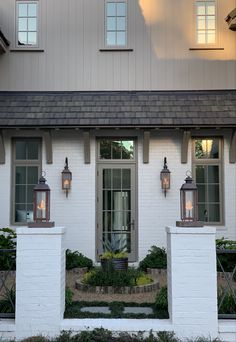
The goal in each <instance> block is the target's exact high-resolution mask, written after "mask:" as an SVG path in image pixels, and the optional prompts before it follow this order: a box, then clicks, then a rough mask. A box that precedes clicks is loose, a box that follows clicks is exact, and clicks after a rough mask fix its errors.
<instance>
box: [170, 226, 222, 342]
mask: <svg viewBox="0 0 236 342" xmlns="http://www.w3.org/2000/svg"><path fill="white" fill-rule="evenodd" d="M166 231H167V250H168V270H167V271H168V306H169V309H170V310H169V311H170V312H169V313H170V319H171V322H172V324H173V327H174V331H176V332H177V333H178V335H180V336H184V337H186V336H187V337H190V336H192V337H194V336H199V334H200V335H202V336H211V337H212V338H215V337H217V335H218V321H217V279H216V257H215V253H216V252H215V228H213V227H203V228H178V227H168V228H166Z"/></svg>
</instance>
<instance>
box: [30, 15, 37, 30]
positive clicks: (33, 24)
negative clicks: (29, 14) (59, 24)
mask: <svg viewBox="0 0 236 342" xmlns="http://www.w3.org/2000/svg"><path fill="white" fill-rule="evenodd" d="M36 30H37V23H36V18H29V19H28V31H36Z"/></svg>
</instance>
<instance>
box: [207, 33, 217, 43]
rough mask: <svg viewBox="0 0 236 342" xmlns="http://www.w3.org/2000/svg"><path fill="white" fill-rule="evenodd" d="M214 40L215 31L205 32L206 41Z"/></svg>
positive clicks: (212, 41)
mask: <svg viewBox="0 0 236 342" xmlns="http://www.w3.org/2000/svg"><path fill="white" fill-rule="evenodd" d="M215 41H216V35H215V31H208V32H207V43H209V44H214V43H215Z"/></svg>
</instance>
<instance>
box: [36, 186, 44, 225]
mask: <svg viewBox="0 0 236 342" xmlns="http://www.w3.org/2000/svg"><path fill="white" fill-rule="evenodd" d="M36 209H37V210H36V219H37V220H40V221H41V220H46V192H45V191H38V192H37V195H36Z"/></svg>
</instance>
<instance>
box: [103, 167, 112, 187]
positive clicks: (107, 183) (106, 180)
mask: <svg viewBox="0 0 236 342" xmlns="http://www.w3.org/2000/svg"><path fill="white" fill-rule="evenodd" d="M103 189H111V170H110V169H105V170H103Z"/></svg>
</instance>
